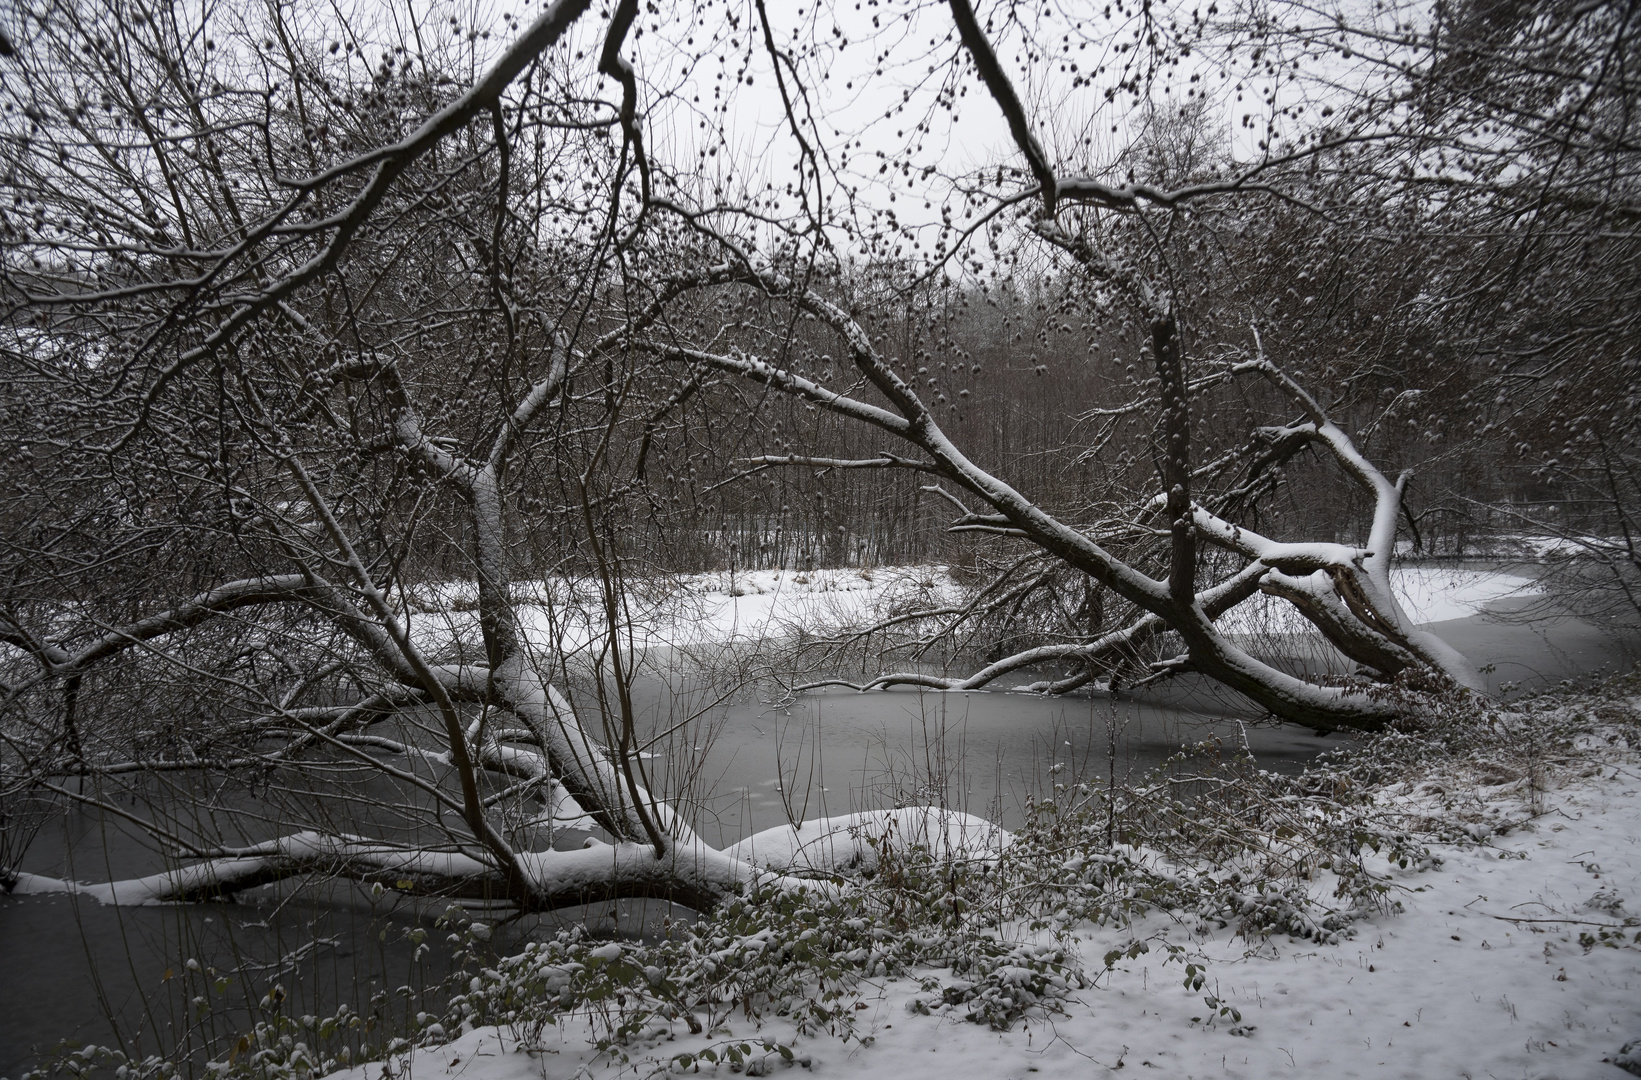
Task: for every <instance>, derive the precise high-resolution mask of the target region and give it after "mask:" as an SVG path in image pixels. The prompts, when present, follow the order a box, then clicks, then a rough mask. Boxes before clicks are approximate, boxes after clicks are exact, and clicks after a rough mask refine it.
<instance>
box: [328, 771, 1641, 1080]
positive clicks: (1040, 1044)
mask: <svg viewBox="0 0 1641 1080" xmlns="http://www.w3.org/2000/svg"><path fill="white" fill-rule="evenodd" d="M1580 767H1581V768H1582V769H1583V771H1584V772H1585V773H1587V775H1584V776H1581V777H1579V776H1575V777H1574V778H1573V779H1572V780H1571V781H1570V782H1569V783H1567V784H1566V785H1565V786H1563V787H1561V788H1560V789H1559V790H1552V791H1549V792H1547V793H1540V794H1538V795H1537V805H1536V807H1535V808H1533V809H1529V805H1528V800H1529V799H1530V798H1532V796H1530V795H1529V794H1528V793H1527V792H1525V791H1524V790H1523V788H1522V786H1521V785H1519V784H1517V785H1515V786H1513V787H1507V788H1500V789H1495V790H1493V791H1491V792H1490V793H1488V795H1489V797H1487V798H1484V799H1483V800H1482V801H1481V802H1480V803H1476V802H1474V801H1472V802H1471V803H1470V806H1471V809H1472V811H1473V812H1474V811H1475V810H1477V809H1479V810H1480V811H1481V814H1480V815H1479V816H1481V817H1483V818H1486V819H1489V820H1492V821H1495V822H1509V823H1513V824H1514V827H1513V828H1511V829H1509V831H1508V832H1506V833H1504V834H1502V835H1495V836H1492V837H1491V838H1490V839H1489V840H1487V841H1486V842H1485V843H1483V844H1480V845H1477V844H1466V845H1464V846H1438V847H1437V848H1435V849H1434V850H1435V851H1436V853H1437V854H1438V855H1439V856H1440V857H1441V860H1442V863H1441V865H1440V867H1439V868H1437V869H1433V870H1426V871H1424V872H1413V871H1408V872H1406V873H1405V874H1403V875H1402V877H1401V879H1400V881H1399V882H1398V884H1399V887H1400V889H1401V890H1403V891H1400V892H1399V898H1400V900H1401V903H1402V905H1403V909H1404V910H1402V911H1401V912H1400V913H1398V914H1387V915H1381V916H1376V917H1373V918H1370V919H1367V920H1364V921H1360V922H1357V923H1356V924H1355V933H1354V936H1351V937H1349V938H1347V939H1346V940H1344V941H1342V942H1341V943H1339V944H1337V945H1318V944H1315V943H1313V942H1310V941H1302V940H1297V939H1290V938H1287V937H1283V936H1280V935H1279V936H1277V937H1273V938H1271V939H1269V940H1268V941H1264V942H1260V941H1257V940H1255V941H1248V940H1245V939H1242V938H1238V937H1236V936H1235V935H1234V933H1233V932H1232V931H1229V930H1225V931H1218V932H1209V933H1206V934H1205V933H1203V932H1202V931H1201V929H1200V928H1188V927H1186V926H1175V925H1173V924H1172V923H1170V922H1169V921H1168V920H1167V919H1166V918H1163V917H1154V918H1153V923H1154V925H1151V926H1144V925H1142V926H1138V927H1134V928H1131V929H1126V930H1121V931H1119V930H1116V929H1110V930H1102V929H1099V928H1093V929H1089V928H1085V929H1083V930H1082V931H1080V932H1079V934H1078V937H1079V947H1080V949H1081V951H1082V953H1083V958H1084V963H1085V965H1086V966H1087V967H1088V969H1089V970H1098V969H1099V967H1100V957H1101V956H1102V955H1103V954H1104V953H1105V952H1106V951H1107V950H1109V949H1111V948H1114V947H1118V946H1121V945H1124V944H1126V943H1128V942H1129V941H1131V940H1132V939H1133V937H1134V935H1135V934H1136V933H1138V934H1140V935H1142V936H1143V934H1145V933H1148V932H1153V931H1157V930H1166V931H1168V932H1169V936H1170V938H1171V939H1172V940H1174V941H1176V942H1178V943H1180V944H1185V945H1187V946H1188V947H1189V948H1190V949H1191V950H1192V952H1193V954H1195V955H1197V956H1198V957H1201V958H1203V959H1205V960H1206V961H1207V976H1208V982H1207V983H1206V985H1205V986H1204V987H1203V988H1202V989H1200V990H1198V991H1195V992H1192V991H1188V990H1186V989H1185V988H1184V987H1183V985H1182V971H1181V967H1180V965H1179V964H1178V963H1168V964H1164V963H1163V962H1162V959H1161V958H1162V956H1163V955H1165V953H1164V950H1162V949H1160V948H1154V949H1152V950H1151V952H1150V953H1148V954H1146V955H1143V956H1140V957H1138V958H1137V959H1135V960H1132V961H1123V960H1119V961H1118V963H1117V966H1116V968H1115V970H1113V971H1112V972H1111V973H1109V974H1108V975H1106V976H1104V977H1103V978H1102V979H1101V980H1100V982H1099V984H1098V985H1097V986H1096V987H1095V988H1092V989H1087V990H1083V991H1080V992H1078V994H1077V995H1076V997H1075V999H1074V1000H1073V1001H1072V1002H1071V1003H1070V1004H1069V1007H1068V1009H1067V1010H1066V1012H1065V1013H1064V1014H1062V1015H1055V1016H1036V1017H1029V1018H1028V1019H1027V1020H1026V1021H1024V1022H1022V1023H1018V1024H1016V1025H1015V1027H1014V1029H1013V1030H1010V1031H1007V1032H996V1031H992V1030H990V1029H988V1028H985V1027H981V1026H977V1025H975V1024H972V1023H968V1022H965V1021H964V1020H963V1019H961V1014H962V1011H963V1009H962V1007H961V1006H959V1007H956V1008H951V1009H944V1010H942V1009H940V1008H938V1007H937V1008H936V1009H935V1011H933V1012H932V1013H931V1014H920V1013H917V1012H914V1011H912V1010H911V1009H909V1008H908V1005H909V1003H910V1002H912V1000H913V999H914V998H915V997H916V996H917V995H918V993H919V989H920V988H919V984H918V981H917V979H916V978H901V979H897V980H896V979H891V980H868V981H867V982H866V983H865V984H863V985H862V986H861V988H860V990H861V995H862V997H861V1002H860V1004H859V1005H857V1008H858V1009H860V1011H859V1013H857V1036H858V1037H857V1039H855V1040H852V1041H848V1042H844V1041H840V1040H838V1039H836V1038H834V1037H831V1036H824V1035H823V1036H817V1037H814V1038H799V1037H797V1036H796V1034H795V1033H794V1031H793V1030H792V1029H791V1026H790V1025H789V1024H788V1023H786V1022H785V1021H782V1020H778V1019H777V1020H775V1021H773V1022H770V1023H766V1024H764V1025H762V1026H761V1027H760V1026H758V1025H756V1024H754V1023H753V1022H752V1021H750V1020H744V1019H741V1018H739V1017H737V1018H736V1019H735V1020H733V1021H731V1026H730V1029H729V1030H727V1031H726V1030H724V1029H719V1030H718V1031H716V1032H709V1033H703V1034H700V1035H691V1034H689V1033H688V1032H687V1031H686V1030H684V1029H683V1027H682V1026H681V1025H674V1026H673V1029H672V1030H671V1031H670V1032H666V1033H659V1030H658V1033H657V1034H654V1035H652V1036H651V1037H650V1038H648V1039H645V1040H641V1041H639V1042H637V1043H634V1044H632V1045H629V1046H628V1047H627V1048H626V1051H625V1052H626V1054H627V1056H628V1058H629V1060H627V1061H625V1062H622V1061H619V1060H613V1059H611V1058H610V1057H608V1056H601V1055H599V1054H598V1053H597V1052H596V1051H595V1049H594V1048H593V1047H592V1046H591V1045H590V1044H589V1040H590V1038H591V1037H592V1031H591V1029H590V1027H589V1026H588V1025H586V1024H585V1023H583V1022H581V1021H579V1020H577V1019H575V1018H568V1019H567V1020H565V1021H563V1022H561V1023H560V1024H559V1025H558V1026H556V1027H549V1028H547V1029H545V1033H544V1034H543V1035H542V1036H541V1040H540V1041H539V1042H538V1043H537V1044H536V1045H534V1046H530V1047H526V1046H523V1045H521V1044H520V1043H519V1042H518V1041H517V1040H516V1039H515V1037H514V1035H513V1033H511V1032H508V1031H506V1030H502V1029H498V1028H481V1029H478V1030H475V1031H472V1032H469V1033H467V1034H465V1035H463V1036H462V1037H461V1038H459V1039H457V1040H456V1041H455V1042H453V1043H451V1044H448V1045H446V1046H442V1047H433V1048H425V1049H422V1050H419V1051H416V1052H415V1053H414V1054H413V1055H412V1056H410V1057H409V1058H404V1059H401V1060H399V1061H398V1062H396V1063H395V1065H394V1070H395V1072H396V1074H397V1075H398V1076H400V1077H401V1080H457V1078H460V1080H558V1078H569V1077H602V1076H610V1077H615V1076H651V1075H657V1074H660V1073H664V1072H669V1071H679V1070H678V1066H677V1065H676V1060H677V1056H678V1055H681V1054H698V1053H699V1052H700V1051H702V1050H706V1049H717V1050H718V1051H719V1052H721V1051H722V1050H723V1048H724V1047H725V1046H727V1045H729V1044H732V1043H750V1044H751V1045H752V1046H753V1048H754V1051H755V1053H754V1058H755V1059H756V1060H759V1061H760V1062H767V1068H768V1071H769V1072H770V1073H776V1072H780V1073H785V1072H787V1071H788V1070H789V1069H790V1070H793V1072H792V1074H793V1075H797V1072H796V1069H798V1068H804V1067H807V1068H808V1069H810V1070H812V1071H813V1072H815V1073H817V1074H820V1075H831V1076H862V1077H896V1078H912V1077H935V1076H938V1077H941V1078H943V1080H969V1078H974V1080H1001V1078H1010V1080H1024V1078H1026V1077H1028V1076H1031V1075H1034V1074H1035V1075H1037V1076H1043V1077H1068V1078H1069V1077H1078V1078H1083V1077H1098V1076H1107V1075H1114V1074H1115V1073H1116V1072H1117V1071H1118V1070H1123V1071H1124V1072H1123V1074H1124V1075H1130V1074H1134V1075H1140V1076H1155V1077H1179V1078H1203V1077H1250V1078H1254V1077H1258V1078H1264V1077H1279V1076H1295V1077H1355V1076H1362V1077H1380V1076H1384V1077H1411V1078H1420V1080H1424V1078H1438V1077H1455V1078H1459V1077H1465V1078H1481V1077H1494V1078H1501V1080H1502V1078H1506V1077H1544V1078H1552V1077H1553V1078H1560V1080H1573V1078H1584V1077H1589V1078H1591V1080H1603V1078H1605V1080H1621V1078H1622V1077H1624V1076H1625V1073H1624V1072H1622V1071H1620V1070H1619V1068H1618V1067H1617V1066H1616V1065H1615V1064H1613V1063H1612V1059H1614V1058H1615V1057H1617V1056H1618V1055H1619V1052H1620V1049H1621V1048H1622V1047H1623V1046H1625V1045H1626V1044H1627V1043H1630V1042H1631V1041H1632V1040H1641V942H1638V941H1636V940H1634V936H1635V935H1636V934H1638V933H1641V927H1638V924H1636V923H1635V922H1634V921H1633V920H1632V921H1631V922H1630V924H1629V925H1628V926H1627V927H1625V928H1624V929H1623V931H1622V937H1621V938H1619V939H1616V940H1614V939H1611V938H1609V941H1608V942H1605V943H1604V942H1602V941H1601V940H1600V938H1601V935H1602V932H1603V930H1604V929H1606V928H1611V927H1614V926H1623V925H1624V923H1625V919H1626V917H1627V916H1629V915H1631V914H1633V913H1634V912H1635V911H1636V910H1637V909H1641V768H1638V766H1637V763H1636V759H1635V756H1634V755H1633V753H1629V754H1621V755H1616V756H1615V755H1608V756H1605V757H1601V756H1597V757H1593V758H1591V759H1590V761H1589V763H1588V765H1587V766H1580ZM1469 794H1470V795H1474V794H1475V790H1474V789H1472V791H1471V792H1470V793H1469ZM1389 797H1397V796H1396V795H1395V793H1390V795H1389ZM1400 797H1401V798H1404V799H1408V800H1414V801H1417V800H1420V799H1424V800H1428V801H1431V803H1432V805H1434V803H1438V802H1440V801H1441V799H1442V797H1443V796H1442V792H1441V791H1440V785H1439V784H1437V785H1435V786H1432V784H1430V783H1426V784H1425V785H1422V786H1421V787H1420V788H1418V789H1416V790H1415V791H1413V792H1411V793H1404V794H1402V795H1401V796H1400ZM1535 810H1536V812H1534V811H1535ZM1483 831H1485V830H1483ZM1206 995H1212V996H1214V997H1215V998H1217V999H1218V1001H1219V1002H1221V1003H1223V1005H1225V1006H1227V1007H1229V1008H1232V1009H1235V1010H1236V1011H1237V1012H1238V1013H1239V1014H1240V1018H1239V1019H1233V1018H1232V1017H1230V1016H1229V1015H1219V1014H1218V1013H1217V1011H1216V1010H1215V1009H1213V1008H1210V1007H1208V1005H1206V1004H1205V1000H1204V999H1205V996H1206ZM765 1041H767V1042H769V1043H771V1044H776V1043H779V1044H784V1045H785V1046H786V1047H787V1048H789V1050H790V1051H791V1053H792V1059H791V1061H790V1062H789V1061H788V1060H787V1059H786V1058H785V1057H784V1056H783V1055H781V1054H780V1053H778V1052H775V1051H769V1050H765V1049H764V1048H763V1043H764V1042H765ZM1638 1067H1641V1066H1638ZM692 1068H693V1066H692ZM361 1071H362V1072H363V1073H364V1077H363V1078H362V1080H382V1071H381V1066H380V1065H370V1066H366V1067H365V1068H364V1069H363V1070H356V1071H355V1074H354V1075H355V1076H358V1075H359V1072H361ZM699 1071H700V1072H702V1073H708V1074H723V1075H726V1076H727V1075H729V1074H730V1073H731V1071H732V1070H731V1069H730V1067H729V1066H728V1065H727V1064H719V1065H716V1066H714V1065H711V1064H708V1063H706V1062H704V1061H700V1062H699ZM733 1071H739V1070H733ZM759 1071H762V1069H761V1067H760V1069H759Z"/></svg>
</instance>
